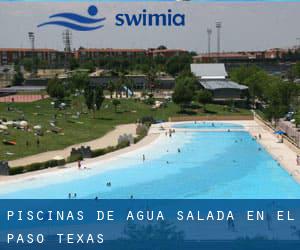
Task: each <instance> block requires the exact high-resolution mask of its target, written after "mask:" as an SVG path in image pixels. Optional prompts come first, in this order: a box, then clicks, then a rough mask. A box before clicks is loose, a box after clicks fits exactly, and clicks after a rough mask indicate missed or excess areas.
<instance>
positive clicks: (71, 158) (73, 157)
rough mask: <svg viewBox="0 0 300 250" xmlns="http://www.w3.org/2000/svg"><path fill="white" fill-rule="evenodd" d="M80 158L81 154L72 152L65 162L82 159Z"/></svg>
mask: <svg viewBox="0 0 300 250" xmlns="http://www.w3.org/2000/svg"><path fill="white" fill-rule="evenodd" d="M82 160H83V158H82V155H81V154H73V155H70V156H69V157H68V159H67V162H68V163H71V162H75V161H82Z"/></svg>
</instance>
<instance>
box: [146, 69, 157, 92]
mask: <svg viewBox="0 0 300 250" xmlns="http://www.w3.org/2000/svg"><path fill="white" fill-rule="evenodd" d="M156 77H157V76H156V70H155V69H154V67H151V68H150V69H149V70H148V72H147V76H146V78H147V88H148V89H149V90H150V92H152V91H153V88H155V85H156V80H157V78H156Z"/></svg>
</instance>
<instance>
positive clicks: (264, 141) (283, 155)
mask: <svg viewBox="0 0 300 250" xmlns="http://www.w3.org/2000/svg"><path fill="white" fill-rule="evenodd" d="M210 122H215V123H218V122H222V123H233V124H239V125H242V126H244V129H245V130H246V131H248V132H249V133H250V134H251V135H252V136H253V137H257V138H258V135H259V134H260V135H261V139H257V142H258V143H260V144H261V145H262V147H264V148H265V149H266V150H267V151H268V152H269V153H270V154H271V155H272V156H273V158H274V159H275V160H276V161H278V163H280V164H278V167H282V168H283V169H285V170H286V171H287V172H288V173H289V174H290V175H291V176H292V177H293V178H294V179H295V180H296V181H297V182H298V183H300V166H297V164H296V157H297V154H298V153H299V149H297V148H296V147H293V146H291V145H289V144H288V142H285V143H278V138H277V137H276V135H274V134H273V131H272V130H271V129H270V128H269V127H267V126H266V125H265V124H264V123H262V122H261V121H259V120H257V119H255V120H247V121H209V122H208V123H210ZM182 123H186V122H182ZM199 123H200V122H199ZM174 124H178V122H176V123H175V122H166V123H164V124H156V125H152V126H151V128H150V130H149V133H148V136H146V137H145V138H144V139H143V140H141V141H140V142H139V143H137V144H134V145H131V146H130V147H127V148H124V149H121V150H118V151H115V152H112V153H109V154H106V155H104V156H100V157H96V158H91V159H85V160H84V162H83V166H84V165H87V164H92V163H100V162H101V163H103V164H104V163H107V166H106V167H104V168H103V170H105V169H108V168H110V166H109V161H110V160H113V159H115V158H116V157H117V156H121V155H122V154H124V153H127V152H132V151H134V150H137V149H140V148H142V147H146V146H148V145H150V144H151V142H154V141H155V140H156V139H157V138H158V137H159V136H160V135H164V134H165V133H166V131H168V130H169V129H173V128H172V125H174ZM162 127H163V128H164V129H162ZM191 130H192V129H184V128H176V129H175V131H176V133H177V132H184V131H191ZM231 130H232V131H234V130H233V129H231ZM238 130H239V131H241V129H238ZM210 131H212V130H210ZM226 131H227V129H226ZM74 168H77V163H71V164H67V165H66V166H63V167H56V168H50V169H46V170H41V171H36V172H30V173H26V174H21V175H16V176H1V177H0V186H1V185H3V184H4V185H5V183H10V184H11V183H13V182H19V181H30V179H36V178H38V177H39V175H47V174H49V175H51V176H53V175H62V174H68V173H69V172H70V173H72V171H73V172H74ZM71 170H72V171H71Z"/></svg>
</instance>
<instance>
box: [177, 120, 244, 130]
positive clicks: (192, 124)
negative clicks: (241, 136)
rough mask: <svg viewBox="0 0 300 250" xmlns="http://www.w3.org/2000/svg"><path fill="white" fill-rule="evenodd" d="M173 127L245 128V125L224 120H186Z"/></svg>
mask: <svg viewBox="0 0 300 250" xmlns="http://www.w3.org/2000/svg"><path fill="white" fill-rule="evenodd" d="M172 127H173V128H187V129H243V126H242V125H240V124H235V123H224V122H210V121H205V122H199V121H198V122H197V121H195V122H188V123H186V122H184V123H178V124H175V125H173V126H172Z"/></svg>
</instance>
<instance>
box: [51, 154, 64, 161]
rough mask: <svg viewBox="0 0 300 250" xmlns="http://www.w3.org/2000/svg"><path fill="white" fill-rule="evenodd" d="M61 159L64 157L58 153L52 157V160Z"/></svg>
mask: <svg viewBox="0 0 300 250" xmlns="http://www.w3.org/2000/svg"><path fill="white" fill-rule="evenodd" d="M63 159H64V157H62V156H60V155H57V156H55V157H53V160H56V161H61V160H63Z"/></svg>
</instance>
